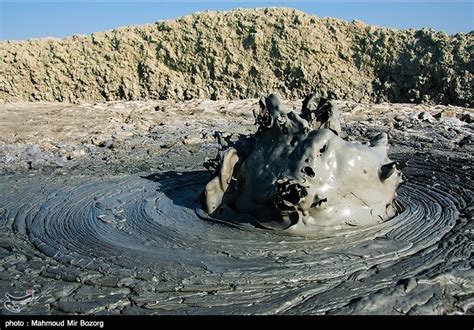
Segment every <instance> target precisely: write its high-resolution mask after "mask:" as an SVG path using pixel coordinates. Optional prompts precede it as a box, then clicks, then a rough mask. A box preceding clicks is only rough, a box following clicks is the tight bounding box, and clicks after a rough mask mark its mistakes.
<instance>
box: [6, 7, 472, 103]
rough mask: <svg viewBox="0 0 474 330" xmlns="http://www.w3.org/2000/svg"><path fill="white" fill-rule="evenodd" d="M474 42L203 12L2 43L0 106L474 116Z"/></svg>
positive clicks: (291, 15)
mask: <svg viewBox="0 0 474 330" xmlns="http://www.w3.org/2000/svg"><path fill="white" fill-rule="evenodd" d="M473 41H474V33H473V32H471V33H469V34H463V33H460V34H456V35H451V36H450V35H447V34H445V33H443V32H435V31H432V30H394V29H387V28H379V27H375V26H370V25H366V24H365V23H362V22H359V21H354V22H351V23H349V22H345V21H342V20H338V19H332V18H318V17H316V16H312V15H308V14H305V13H303V12H299V11H295V10H290V9H282V8H267V9H256V10H249V9H245V10H244V9H242V10H240V9H239V10H233V11H230V12H204V13H197V14H193V15H190V16H185V17H182V18H180V19H177V20H172V21H161V22H157V23H155V24H149V25H142V26H132V27H125V28H120V29H116V30H113V31H108V32H101V33H94V34H92V35H91V36H73V37H69V38H65V39H37V40H29V41H25V42H11V41H7V42H2V43H0V100H2V101H3V102H11V101H69V102H79V101H109V100H119V99H120V100H138V99H176V100H186V99H193V98H202V99H203V98H210V99H239V98H251V97H258V96H260V95H262V94H268V93H269V92H272V91H278V92H279V93H280V94H281V95H282V96H283V97H288V98H297V97H301V96H302V95H303V94H304V93H306V92H307V91H308V90H316V91H317V92H318V93H320V94H321V95H330V96H332V97H334V98H338V99H348V100H353V101H356V102H362V101H371V102H382V101H390V102H416V103H419V102H430V103H441V104H455V105H460V106H470V107H472V106H474V101H473V80H474V79H473V76H474V62H473V57H474V56H473V55H474V42H473Z"/></svg>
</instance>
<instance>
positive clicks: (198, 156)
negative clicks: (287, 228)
mask: <svg viewBox="0 0 474 330" xmlns="http://www.w3.org/2000/svg"><path fill="white" fill-rule="evenodd" d="M300 102H301V100H298V101H286V102H285V103H286V104H287V105H289V106H295V107H297V108H298V107H299V105H300ZM338 103H339V106H340V109H341V113H342V130H343V131H345V132H347V133H348V135H349V136H352V137H354V138H357V140H361V141H369V140H370V138H371V137H373V136H374V135H376V134H378V133H380V132H382V131H384V132H387V133H388V134H389V137H390V144H391V146H390V157H391V158H392V159H394V160H405V159H409V163H408V166H407V167H406V168H405V169H404V170H403V172H404V174H405V175H406V177H407V179H408V182H407V183H405V184H403V185H402V186H401V187H400V190H399V197H398V199H397V205H398V207H399V210H400V212H399V214H398V215H397V216H396V217H395V218H393V219H391V220H388V221H385V222H383V223H381V224H378V225H376V226H373V227H369V228H358V227H354V228H353V229H350V230H348V231H344V232H340V233H339V234H336V235H332V236H323V237H314V238H301V237H292V236H285V235H281V234H276V233H274V232H272V231H268V230H262V229H256V228H253V227H243V228H234V227H230V226H226V225H223V224H220V223H213V222H208V221H205V220H203V219H201V218H200V217H198V215H197V214H196V212H195V209H196V208H199V207H200V204H199V200H198V196H199V193H200V192H201V191H202V189H203V187H204V185H205V184H206V183H207V182H208V181H209V178H210V174H209V173H208V172H207V171H205V170H204V168H203V167H202V163H203V161H204V159H205V158H206V157H213V156H214V155H215V153H216V151H217V144H216V142H215V139H214V138H213V131H219V132H221V133H235V134H248V133H250V132H253V131H254V130H255V129H256V127H255V126H254V125H253V121H254V119H253V115H252V109H253V108H256V107H257V106H258V100H256V99H249V100H241V101H189V102H184V103H175V102H172V101H156V102H155V101H147V102H113V103H105V104H96V105H92V104H83V105H67V104H57V103H41V104H34V103H14V104H5V105H2V106H1V108H0V119H1V120H0V123H1V124H0V125H1V126H0V130H1V133H2V134H1V136H2V138H1V140H0V169H1V170H2V172H3V173H2V175H1V176H0V188H1V191H2V194H1V196H0V232H1V236H0V265H1V266H0V267H2V268H1V270H0V300H1V299H3V300H5V299H4V298H5V294H6V293H9V294H11V295H13V296H22V295H25V292H26V290H27V289H34V290H35V294H34V296H33V298H32V299H31V300H30V301H29V302H27V303H25V305H24V306H22V310H21V313H24V314H65V313H66V314H232V313H236V314H275V313H282V314H366V313H376V314H459V313H461V314H472V313H473V303H474V299H473V296H474V285H473V275H474V273H473V270H472V266H473V258H472V252H473V249H472V241H473V237H472V235H473V230H474V227H473V223H472V215H473V213H474V208H473V187H472V176H471V173H472V172H473V171H472V154H473V135H472V133H473V124H472V110H471V109H466V108H460V107H452V106H448V107H445V106H434V107H433V106H425V105H410V104H378V105H367V104H357V103H350V102H338ZM25 110H28V111H25ZM91 123H94V124H93V125H92V124H91ZM1 308H2V309H1V313H2V314H9V313H11V312H10V311H8V310H7V309H6V308H4V305H3V303H2V304H1Z"/></svg>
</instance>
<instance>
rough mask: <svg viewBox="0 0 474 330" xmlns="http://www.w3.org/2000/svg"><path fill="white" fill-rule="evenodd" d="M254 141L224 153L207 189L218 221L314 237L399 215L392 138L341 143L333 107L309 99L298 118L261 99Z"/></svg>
mask: <svg viewBox="0 0 474 330" xmlns="http://www.w3.org/2000/svg"><path fill="white" fill-rule="evenodd" d="M256 123H257V124H258V125H259V128H258V131H257V132H256V134H255V136H250V137H243V138H242V139H241V140H240V141H238V142H240V143H235V147H230V148H229V149H227V150H226V151H225V152H224V153H223V156H220V155H219V157H220V158H222V160H221V161H220V162H219V163H218V168H216V172H217V176H216V177H215V178H214V179H213V180H212V181H211V182H209V184H207V186H206V190H205V208H206V211H207V212H208V213H209V214H211V215H212V216H214V217H217V218H221V219H226V218H227V219H229V220H230V221H235V220H234V219H236V218H239V217H238V216H237V215H238V213H245V214H249V215H252V216H254V217H255V221H256V222H258V223H259V224H260V225H262V226H264V227H267V228H272V229H288V231H289V232H292V233H299V234H305V233H311V232H315V231H318V230H319V231H321V229H322V228H327V227H333V228H334V229H335V228H343V227H347V226H360V225H370V224H376V223H379V222H381V221H383V220H386V219H388V218H390V217H392V216H393V215H394V214H395V208H394V205H393V199H394V197H395V190H396V188H397V187H398V185H399V183H400V182H401V181H402V179H401V172H399V171H398V170H397V169H396V166H397V165H400V163H398V162H393V161H391V160H390V159H389V158H388V156H387V148H388V146H387V143H388V139H387V134H386V133H381V134H379V135H377V136H375V137H374V138H373V139H372V140H371V141H370V142H369V143H368V144H367V145H363V144H361V143H358V142H354V141H351V142H348V141H345V140H343V139H342V138H341V137H340V134H341V125H340V122H339V110H338V108H337V106H336V104H335V103H334V102H332V101H330V100H327V99H325V98H320V99H319V98H317V97H316V95H315V94H314V93H310V94H309V95H307V97H306V98H305V99H304V100H303V107H302V110H301V114H300V115H298V114H296V113H295V112H293V111H289V110H286V109H285V108H284V107H283V106H282V104H281V102H280V100H279V99H278V97H277V96H276V95H275V94H272V95H270V96H269V97H267V98H262V99H261V100H260V112H259V113H258V114H257V115H256Z"/></svg>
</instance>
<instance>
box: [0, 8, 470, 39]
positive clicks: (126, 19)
mask: <svg viewBox="0 0 474 330" xmlns="http://www.w3.org/2000/svg"><path fill="white" fill-rule="evenodd" d="M265 6H281V7H291V8H296V9H299V10H302V11H304V12H307V13H310V14H316V15H318V16H320V17H327V16H330V17H337V18H341V19H345V20H349V21H351V20H353V19H358V20H361V21H364V22H366V23H369V24H375V25H379V26H386V27H393V28H399V29H404V28H422V27H429V28H433V29H435V30H437V31H445V32H447V33H450V34H453V33H457V32H469V31H471V30H474V5H473V1H472V0H470V1H464V2H454V1H450V2H448V1H444V2H442V1H437V2H429V1H417V2H413V1H407V0H405V1H403V0H402V1H396V2H388V1H375V0H372V1H368V2H363V1H357V0H353V1H336V2H334V1H333V2H329V1H207V2H204V1H180V0H178V1H174V2H167V1H145V2H129V1H120V2H114V1H100V2H92V1H84V0H82V1H69V2H65V1H53V2H44V1H35V2H26V1H21V0H20V1H18V0H17V1H11V2H10V1H4V0H0V40H24V39H28V38H39V37H64V36H70V35H73V34H90V33H92V32H97V31H104V30H110V29H113V28H116V27H120V26H125V25H131V24H133V25H136V24H144V23H152V22H155V21H157V20H162V19H171V18H176V17H180V16H183V15H186V14H189V13H192V12H195V11H203V10H230V9H233V8H238V7H245V8H255V7H265Z"/></svg>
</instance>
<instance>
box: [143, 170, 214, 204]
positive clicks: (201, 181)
mask: <svg viewBox="0 0 474 330" xmlns="http://www.w3.org/2000/svg"><path fill="white" fill-rule="evenodd" d="M141 178H143V179H147V180H150V181H153V182H156V183H157V184H158V188H157V189H156V190H157V191H159V192H162V193H164V194H165V195H166V197H168V198H169V199H171V200H172V201H173V204H175V205H179V206H184V207H188V208H193V209H194V208H200V207H201V200H200V198H201V197H200V196H201V193H202V192H203V191H204V187H205V185H206V184H207V183H208V182H209V180H211V178H212V175H211V174H210V173H209V172H208V171H192V172H180V171H166V172H158V173H153V174H150V175H147V176H141Z"/></svg>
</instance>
